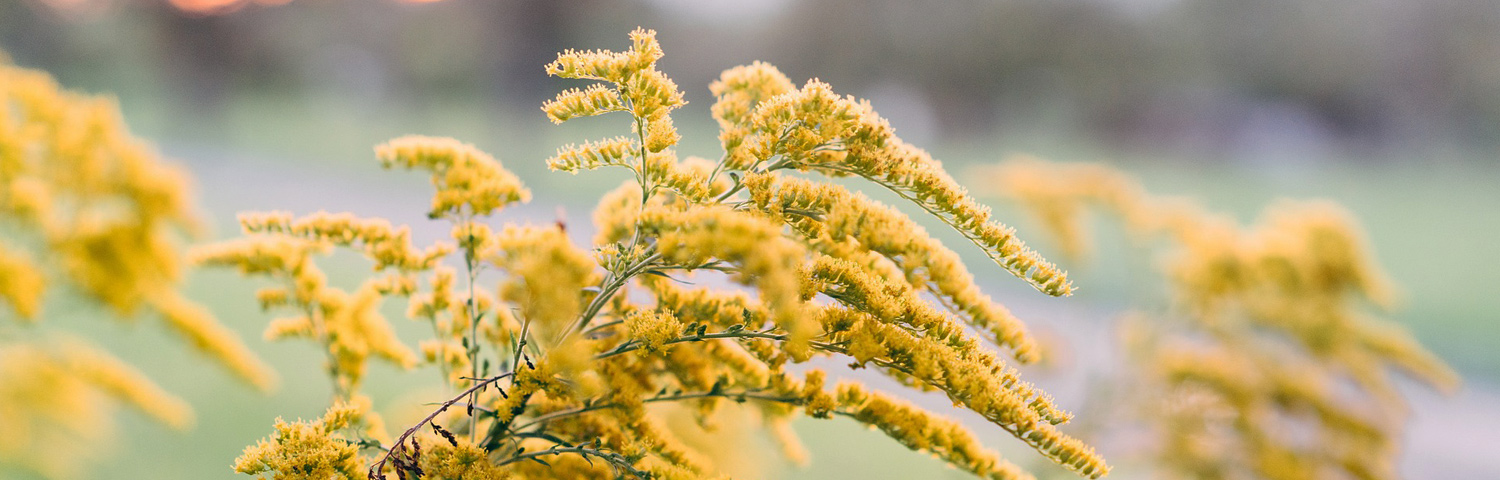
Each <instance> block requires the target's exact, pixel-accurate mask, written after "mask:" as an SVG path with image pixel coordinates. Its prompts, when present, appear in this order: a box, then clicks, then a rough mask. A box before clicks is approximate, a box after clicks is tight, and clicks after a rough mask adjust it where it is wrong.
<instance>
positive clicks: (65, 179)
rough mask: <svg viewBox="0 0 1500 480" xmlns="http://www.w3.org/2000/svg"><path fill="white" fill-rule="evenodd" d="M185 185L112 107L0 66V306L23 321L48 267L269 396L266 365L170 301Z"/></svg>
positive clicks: (184, 217) (187, 218)
mask: <svg viewBox="0 0 1500 480" xmlns="http://www.w3.org/2000/svg"><path fill="white" fill-rule="evenodd" d="M187 183H188V181H187V178H186V177H185V175H184V174H183V173H182V172H181V171H180V170H178V169H177V168H176V167H173V166H171V165H168V164H166V163H165V162H162V161H161V160H160V159H159V158H158V157H157V155H156V154H155V152H153V151H151V149H150V147H149V146H147V145H146V144H145V143H144V142H142V141H140V140H138V139H136V138H134V137H132V136H131V135H130V133H129V132H128V131H127V130H126V128H125V125H124V123H123V122H122V121H121V119H120V114H119V112H118V110H117V108H116V107H115V104H114V102H113V101H112V100H110V99H107V98H98V97H90V96H86V95H80V94H77V93H73V92H69V91H66V90H63V89H62V88H60V87H59V86H58V85H57V83H56V82H54V81H53V80H52V79H51V78H50V77H48V76H47V75H46V74H45V73H42V72H37V71H31V70H25V69H21V68H18V67H14V66H11V65H6V64H0V218H3V219H4V220H5V221H6V222H7V223H9V224H11V225H13V226H14V227H15V229H14V230H10V231H9V232H8V233H10V234H14V235H16V238H5V239H3V240H0V272H3V275H0V278H3V280H0V298H3V299H5V300H6V302H7V303H8V304H9V305H10V306H11V311H14V312H15V313H16V314H17V315H19V316H20V318H22V319H33V318H35V317H36V316H37V315H39V314H40V312H41V307H42V305H43V303H44V302H43V294H44V292H45V290H46V288H45V287H46V285H47V284H48V283H49V282H48V281H47V275H48V271H57V272H59V273H61V274H62V275H61V276H62V280H64V281H66V282H67V283H69V284H71V285H72V286H74V287H76V289H77V291H78V292H79V293H82V294H84V295H86V296H88V297H90V298H91V299H93V300H96V301H98V302H100V303H101V304H103V305H105V306H107V307H109V308H110V309H111V311H112V313H114V314H115V316H117V317H118V318H121V319H127V318H131V317H133V316H134V315H136V314H137V313H139V311H140V310H141V307H142V306H143V305H144V306H146V307H148V308H149V309H150V310H151V311H153V312H155V313H160V314H162V316H163V317H164V318H165V319H166V321H167V325H168V326H169V327H170V328H171V329H172V330H174V331H176V332H178V333H180V334H182V335H183V336H185V337H187V338H188V339H189V340H190V342H191V343H192V344H193V345H194V346H195V347H197V348H198V349H199V350H200V351H201V352H203V353H204V354H206V355H208V356H210V357H211V358H214V359H215V360H217V361H219V362H220V363H222V364H224V365H225V366H226V367H228V368H230V369H231V370H232V371H233V372H234V373H235V374H236V375H238V376H240V377H241V378H244V379H245V380H247V381H249V382H250V383H252V384H254V385H256V386H257V387H260V388H262V389H269V388H270V387H271V386H272V384H273V383H274V380H273V375H272V374H271V372H270V371H269V370H268V369H267V368H266V367H265V365H263V364H262V363H261V362H260V360H259V359H257V358H255V357H254V355H252V354H250V352H249V350H248V349H246V348H245V347H244V345H242V344H241V343H240V341H239V339H238V338H237V337H236V336H235V335H234V334H233V333H232V332H231V331H229V330H228V329H225V328H224V327H222V326H220V325H218V324H217V323H216V322H215V321H214V320H213V318H212V317H211V316H209V315H208V314H207V313H206V312H204V311H203V309H202V308H201V307H198V306H196V305H193V304H191V302H189V301H188V300H187V299H185V298H183V297H181V296H180V295H179V294H178V293H176V292H177V289H178V283H179V281H180V277H181V272H180V270H181V265H180V264H181V258H180V254H179V253H178V246H179V242H180V236H181V235H182V234H183V233H185V232H191V231H193V230H196V228H197V219H196V217H195V216H194V214H193V212H192V211H191V208H190V206H189V205H188V193H187V190H188V187H187ZM22 245H27V246H35V250H36V251H34V252H30V251H26V250H23V249H22V248H21V246H22ZM34 257H35V258H42V259H46V260H47V261H46V262H45V263H43V264H38V263H37V262H36V261H34V260H32V258H34Z"/></svg>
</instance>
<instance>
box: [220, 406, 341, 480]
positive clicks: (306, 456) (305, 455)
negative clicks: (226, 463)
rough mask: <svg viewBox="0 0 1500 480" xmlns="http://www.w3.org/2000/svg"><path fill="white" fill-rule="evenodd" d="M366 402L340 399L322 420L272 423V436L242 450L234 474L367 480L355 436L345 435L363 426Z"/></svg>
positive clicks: (283, 478)
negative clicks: (273, 431) (274, 425)
mask: <svg viewBox="0 0 1500 480" xmlns="http://www.w3.org/2000/svg"><path fill="white" fill-rule="evenodd" d="M368 409H369V400H368V399H365V398H361V399H357V400H355V401H348V402H346V401H339V402H338V403H336V404H334V406H333V407H330V408H329V409H328V412H327V413H325V414H324V415H323V417H322V418H319V419H317V420H313V421H311V422H307V421H297V422H292V423H287V422H286V421H284V420H282V419H280V418H278V419H276V435H275V436H273V437H270V438H268V439H262V440H261V441H259V442H257V443H256V444H255V445H251V446H249V447H245V452H244V453H243V454H242V455H240V457H239V458H237V459H235V461H234V471H236V472H239V473H243V474H246V475H260V474H269V475H270V478H272V479H276V480H313V479H318V480H325V479H334V480H359V479H362V478H365V466H364V462H363V461H362V460H361V459H360V457H359V444H358V443H357V440H359V438H360V437H359V433H357V432H356V433H345V432H344V431H345V430H352V429H358V428H359V427H361V425H362V424H365V423H367V422H366V420H365V416H366V415H367V414H368Z"/></svg>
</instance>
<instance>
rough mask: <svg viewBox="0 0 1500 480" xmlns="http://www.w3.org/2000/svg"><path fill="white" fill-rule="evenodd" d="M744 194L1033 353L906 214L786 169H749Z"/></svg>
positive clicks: (831, 247) (831, 251) (815, 240)
mask: <svg viewBox="0 0 1500 480" xmlns="http://www.w3.org/2000/svg"><path fill="white" fill-rule="evenodd" d="M745 185H746V186H747V187H748V189H749V190H750V194H751V199H752V200H753V201H754V202H755V204H756V205H757V206H758V207H759V208H761V209H763V210H765V211H766V212H768V213H770V214H772V215H774V216H776V217H779V218H781V219H782V220H783V221H784V222H786V223H787V224H789V225H791V226H792V228H794V229H795V230H796V231H798V232H799V233H801V234H802V235H803V236H805V237H806V238H807V239H808V240H809V241H810V243H811V244H812V245H813V246H814V248H817V249H819V250H820V251H822V253H824V254H827V255H831V256H835V257H838V258H843V259H846V260H850V261H853V262H856V263H860V264H862V265H864V267H865V268H868V269H870V270H871V271H872V273H875V274H880V275H885V276H891V275H890V272H889V271H888V268H886V267H885V266H886V265H888V264H892V263H893V264H894V265H896V267H897V268H898V269H899V272H900V274H901V275H900V276H903V277H905V278H906V279H907V282H908V283H910V284H911V285H912V286H915V287H918V288H921V289H924V290H927V291H930V292H932V293H933V294H934V295H936V296H938V297H939V298H941V299H942V300H943V303H944V305H945V306H947V307H948V308H949V309H950V310H952V311H954V312H955V313H958V314H960V315H961V316H962V318H963V319H964V320H965V321H967V322H968V323H969V324H970V325H973V326H974V327H975V328H977V329H980V330H981V331H986V332H989V333H991V334H993V335H994V338H995V341H996V342H997V343H999V344H1001V345H1004V346H1006V347H1009V348H1011V349H1012V350H1013V351H1014V352H1015V355H1016V358H1018V359H1020V360H1021V361H1022V362H1029V361H1032V360H1035V359H1036V358H1037V352H1036V349H1037V347H1036V343H1035V341H1034V340H1032V339H1031V338H1030V337H1029V336H1028V335H1027V334H1026V327H1025V326H1024V325H1022V324H1021V322H1020V321H1019V320H1017V319H1016V318H1015V316H1014V315H1012V314H1011V313H1010V311H1009V310H1007V309H1006V308H1005V307H1004V306H1002V305H1000V304H998V303H995V302H994V301H993V300H991V299H990V297H989V296H988V295H985V294H984V293H983V292H982V291H980V290H979V287H978V285H976V284H975V283H974V276H973V275H971V274H970V273H969V271H968V269H967V268H966V267H964V265H963V263H962V262H961V261H960V260H959V257H958V254H957V253H955V252H954V251H952V250H949V249H948V248H946V247H944V246H943V244H942V243H941V242H939V241H937V239H935V238H932V237H931V236H929V235H928V234H927V231H926V230H925V229H923V228H922V227H921V226H920V225H917V223H916V222H915V221H913V220H912V219H911V218H910V217H907V216H906V215H905V214H902V213H901V212H899V211H897V210H895V209H893V208H890V207H888V206H885V205H882V204H880V203H879V202H876V201H874V200H870V199H869V198H867V197H865V196H864V195H861V194H858V193H853V192H850V191H848V190H846V189H844V188H843V187H840V186H837V185H833V184H827V183H816V182H812V181H809V180H805V179H799V178H793V177H776V176H771V175H749V176H747V177H746V179H745Z"/></svg>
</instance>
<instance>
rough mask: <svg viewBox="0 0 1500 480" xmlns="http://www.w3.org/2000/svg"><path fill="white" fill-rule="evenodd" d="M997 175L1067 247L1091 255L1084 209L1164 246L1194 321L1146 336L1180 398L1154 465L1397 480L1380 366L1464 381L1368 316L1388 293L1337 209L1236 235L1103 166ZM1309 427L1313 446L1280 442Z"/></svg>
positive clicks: (1312, 210) (1183, 306)
mask: <svg viewBox="0 0 1500 480" xmlns="http://www.w3.org/2000/svg"><path fill="white" fill-rule="evenodd" d="M992 174H993V175H994V178H996V179H997V180H998V182H996V183H997V184H999V185H1000V186H1001V189H1002V191H1005V192H1006V193H1007V194H1008V195H1011V196H1013V197H1015V198H1016V199H1017V200H1018V201H1019V202H1021V203H1022V204H1024V205H1027V206H1029V207H1031V209H1032V210H1033V211H1034V212H1035V213H1036V214H1037V216H1038V217H1039V218H1041V219H1043V222H1044V223H1045V224H1046V225H1047V226H1049V227H1050V229H1051V231H1052V233H1053V234H1054V235H1055V236H1056V237H1058V238H1059V239H1060V243H1061V244H1062V245H1064V246H1065V248H1066V249H1067V250H1069V251H1073V252H1081V251H1083V250H1084V248H1085V245H1086V243H1085V239H1084V238H1082V236H1081V235H1082V233H1081V232H1082V230H1083V229H1082V223H1081V219H1080V215H1082V214H1083V213H1084V212H1085V211H1086V210H1087V209H1088V208H1089V207H1098V208H1101V209H1103V210H1105V211H1107V212H1109V213H1111V214H1114V215H1117V216H1118V217H1120V218H1121V219H1122V220H1123V221H1124V223H1125V225H1126V226H1127V228H1129V229H1130V230H1132V231H1133V232H1136V233H1137V234H1140V235H1146V236H1151V237H1164V238H1165V239H1166V240H1168V242H1167V245H1168V246H1169V247H1170V248H1171V250H1170V253H1171V254H1170V256H1169V257H1168V261H1167V262H1166V263H1164V264H1163V265H1164V269H1163V270H1164V271H1163V272H1162V274H1163V275H1164V276H1165V278H1166V280H1167V282H1168V285H1169V286H1170V287H1171V290H1172V293H1173V296H1174V298H1173V300H1174V302H1173V304H1174V307H1175V308H1174V312H1173V313H1176V314H1178V315H1182V316H1185V317H1186V318H1187V319H1188V320H1189V321H1190V323H1188V324H1186V325H1180V326H1176V327H1170V326H1160V327H1157V328H1155V329H1154V330H1155V335H1154V337H1148V338H1146V339H1145V340H1143V341H1151V340H1152V339H1153V338H1154V339H1155V342H1157V343H1156V344H1155V346H1156V348H1155V350H1158V351H1160V353H1158V354H1154V355H1146V356H1145V357H1146V358H1143V359H1141V360H1142V361H1144V362H1146V363H1147V365H1148V366H1149V367H1150V368H1152V369H1154V370H1155V371H1156V372H1157V373H1159V374H1160V376H1161V378H1163V379H1164V381H1165V382H1166V383H1167V384H1168V385H1171V386H1175V387H1177V390H1178V392H1179V397H1181V398H1180V399H1178V400H1176V404H1174V406H1172V407H1165V408H1163V409H1162V412H1161V419H1160V420H1161V421H1160V423H1161V427H1162V430H1163V432H1162V433H1163V441H1162V446H1161V452H1160V455H1161V457H1162V459H1163V463H1164V464H1165V465H1167V466H1168V467H1169V469H1171V470H1172V471H1173V472H1174V473H1177V474H1180V475H1183V476H1187V477H1201V476H1203V475H1213V473H1212V472H1227V471H1245V472H1253V473H1254V474H1255V475H1256V476H1258V477H1260V478H1276V479H1281V478H1288V479H1289V478H1298V479H1300V478H1323V475H1325V474H1326V475H1333V474H1334V473H1332V472H1343V473H1345V474H1348V475H1351V476H1353V477H1356V478H1371V479H1382V478H1395V470H1394V465H1393V463H1392V462H1393V459H1394V458H1395V455H1394V451H1395V444H1396V441H1395V440H1396V438H1395V435H1396V428H1397V427H1398V426H1399V424H1400V421H1401V418H1402V416H1403V415H1404V405H1403V401H1402V400H1401V397H1400V395H1399V393H1398V392H1397V391H1396V388H1395V387H1394V385H1393V381H1392V380H1391V378H1390V376H1389V374H1388V373H1387V371H1388V370H1389V369H1390V368H1391V367H1395V368H1399V369H1401V370H1404V371H1405V372H1407V373H1409V374H1411V375H1412V376H1414V377H1415V378H1417V379H1419V380H1422V381H1424V382H1426V383H1428V384H1429V385H1432V386H1435V387H1438V388H1440V389H1449V388H1452V387H1453V386H1454V385H1456V384H1457V382H1458V377H1457V376H1456V375H1455V374H1454V373H1453V372H1452V370H1450V369H1449V368H1448V367H1447V366H1446V365H1445V364H1444V363H1443V362H1442V361H1441V360H1440V359H1438V358H1437V357H1436V356H1434V355H1433V354H1432V353H1430V352H1428V351H1426V350H1425V349H1423V348H1422V346H1421V345H1419V344H1418V343H1417V342H1416V341H1415V340H1414V339H1413V338H1412V337H1411V336H1410V335H1409V334H1407V333H1406V332H1404V331H1402V330H1401V329H1400V328H1399V327H1397V326H1396V325H1395V324H1393V323H1391V322H1389V321H1385V320H1380V319H1377V318H1375V316H1374V315H1373V312H1369V311H1368V310H1369V308H1368V306H1370V305H1374V306H1381V307H1386V308H1388V306H1389V305H1390V304H1391V301H1390V297H1391V293H1390V292H1391V287H1390V286H1389V281H1388V280H1386V279H1385V276H1384V275H1383V274H1382V273H1381V272H1380V271H1379V270H1378V269H1377V268H1376V266H1375V265H1374V263H1373V261H1372V260H1371V255H1370V253H1369V249H1368V247H1366V246H1365V245H1364V242H1363V240H1362V239H1361V238H1360V234H1359V229H1358V227H1357V225H1356V224H1355V222H1354V221H1353V220H1352V218H1350V216H1349V214H1348V213H1347V212H1345V211H1343V210H1342V209H1340V208H1338V207H1337V206H1336V205H1334V204H1331V203H1328V202H1301V203H1293V202H1283V203H1279V204H1276V205H1274V206H1272V207H1271V208H1269V209H1267V211H1266V213H1265V214H1264V216H1263V218H1262V219H1261V220H1260V221H1259V222H1258V223H1257V224H1255V225H1251V226H1248V227H1240V226H1238V225H1236V224H1235V223H1234V222H1233V221H1232V220H1230V219H1228V218H1226V217H1224V216H1218V215H1213V214H1209V213H1205V212H1203V211H1201V210H1199V209H1198V208H1197V207H1195V206H1193V205H1191V204H1189V203H1186V202H1184V201H1182V200H1178V199H1171V198H1158V197H1153V196H1151V195H1149V194H1147V193H1146V192H1145V191H1144V189H1142V188H1141V187H1140V186H1139V185H1138V184H1137V183H1136V182H1135V181H1134V180H1132V179H1130V178H1128V177H1126V176H1125V175H1123V174H1121V173H1119V172H1116V171H1113V170H1110V169H1108V168H1106V167H1102V166H1094V165H1051V164H1046V163H1042V162H1038V161H1035V160H1030V159H1025V160H1020V161H1015V162H1010V163H1008V164H1006V165H1003V166H1001V167H998V168H997V169H995V170H994V171H993V172H992ZM1288 340H1289V341H1290V342H1288ZM1350 386H1353V387H1355V388H1354V389H1353V392H1357V394H1354V393H1351V392H1350V391H1345V390H1349V387H1350ZM1289 424H1298V426H1296V427H1289V426H1288V425H1289ZM1309 428H1310V431H1311V435H1312V436H1313V437H1314V439H1313V440H1312V441H1310V442H1309V441H1307V440H1308V439H1307V438H1303V436H1299V435H1292V434H1288V433H1286V432H1287V431H1288V430H1291V429H1303V430H1307V429H1309Z"/></svg>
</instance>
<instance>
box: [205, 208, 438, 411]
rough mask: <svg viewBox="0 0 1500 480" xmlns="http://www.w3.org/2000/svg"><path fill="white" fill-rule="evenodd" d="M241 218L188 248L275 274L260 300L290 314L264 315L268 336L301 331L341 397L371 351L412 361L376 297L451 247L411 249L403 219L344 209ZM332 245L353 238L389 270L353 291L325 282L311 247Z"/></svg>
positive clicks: (409, 286) (401, 288)
mask: <svg viewBox="0 0 1500 480" xmlns="http://www.w3.org/2000/svg"><path fill="white" fill-rule="evenodd" d="M240 224H241V227H242V228H243V229H244V231H245V232H246V233H248V234H251V236H250V237H247V238H244V239H239V240H232V241H227V242H222V243H218V244H214V245H207V246H203V247H199V248H196V249H194V250H193V252H192V255H191V256H192V259H193V261H195V262H196V263H199V264H202V265H209V266H225V267H232V268H235V269H238V270H239V271H240V272H241V273H242V274H245V275H265V276H268V277H271V278H273V279H276V280H279V281H281V282H282V286H280V287H274V288H269V289H265V290H262V291H261V292H260V293H259V294H258V297H259V298H260V300H261V305H262V306H263V307H264V308H266V309H267V310H270V309H274V308H281V307H285V308H288V309H290V310H292V311H294V312H296V313H297V315H296V316H293V317H286V318H281V319H277V320H275V321H273V322H271V324H270V325H269V326H268V327H267V328H266V331H265V335H266V337H267V338H269V339H282V338H294V337H296V338H306V339H309V340H312V341H314V342H317V343H319V344H321V345H322V347H323V348H324V349H325V351H326V353H327V355H328V365H327V368H328V369H329V372H330V373H331V374H332V375H333V377H334V380H335V384H336V386H337V388H338V391H339V392H340V394H341V395H340V396H341V397H347V395H349V394H350V393H352V392H353V391H354V390H355V389H356V388H357V387H358V385H359V382H360V380H361V379H362V378H363V376H364V371H365V365H366V361H367V359H368V358H369V357H370V356H376V357H380V358H384V359H386V360H388V361H390V362H392V363H394V364H396V365H398V366H401V367H404V368H410V367H412V366H415V364H416V361H417V357H416V354H415V353H413V352H412V351H411V350H410V349H408V348H407V347H406V346H405V345H404V344H402V343H401V340H400V339H399V338H397V337H396V334H395V332H394V331H393V330H392V329H391V326H390V324H389V323H387V322H386V321H385V319H384V316H382V315H381V313H380V303H381V300H382V299H383V297H385V296H387V295H407V294H411V293H412V292H413V291H414V290H415V288H416V287H415V283H416V281H415V279H414V278H413V276H414V275H415V274H416V273H417V272H420V271H423V270H427V269H431V268H433V266H434V265H435V264H436V262H437V261H438V260H439V259H441V258H442V257H443V256H445V255H447V254H448V253H449V252H450V251H451V250H452V247H450V246H448V245H445V244H437V245H433V246H431V247H428V248H426V249H417V248H416V247H413V246H412V245H411V241H410V238H409V237H410V235H409V233H408V231H407V229H406V228H405V227H402V228H399V229H393V228H392V227H391V225H390V224H389V223H388V222H386V221H384V220H364V219H359V218H356V217H354V216H352V215H349V214H329V213H327V212H318V213H314V214H312V215H309V216H306V217H303V218H293V217H292V215H291V214H288V213H285V212H270V213H251V214H244V215H241V216H240ZM333 245H341V246H348V247H355V246H358V247H360V248H362V250H363V251H364V253H365V254H366V255H367V256H368V257H370V258H371V260H372V261H373V262H374V263H375V268H376V270H377V271H379V270H386V269H392V270H396V272H395V273H393V274H389V275H386V276H382V277H375V278H372V279H370V280H368V281H366V282H364V283H363V284H362V285H360V286H359V288H357V289H355V290H354V292H352V293H351V292H346V291H344V290H341V289H338V288H335V287H332V286H329V285H328V281H327V277H326V276H325V275H324V274H323V272H322V270H320V269H319V268H318V267H317V265H316V264H315V263H314V262H313V259H312V255H313V254H315V253H323V252H327V251H328V249H329V248H330V247H331V246H333Z"/></svg>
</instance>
